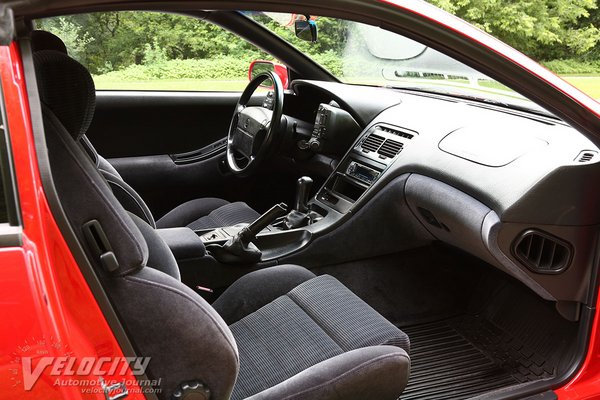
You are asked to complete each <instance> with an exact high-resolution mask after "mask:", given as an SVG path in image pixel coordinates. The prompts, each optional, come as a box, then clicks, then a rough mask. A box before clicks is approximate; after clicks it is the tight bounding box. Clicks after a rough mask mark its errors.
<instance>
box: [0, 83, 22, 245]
mask: <svg viewBox="0 0 600 400" xmlns="http://www.w3.org/2000/svg"><path fill="white" fill-rule="evenodd" d="M9 143H10V142H9V138H8V128H7V125H6V113H5V107H4V95H3V92H2V85H0V246H2V245H4V242H5V240H4V239H5V238H3V237H2V236H3V235H4V234H6V233H10V232H7V231H6V227H8V226H18V225H20V218H19V214H18V206H17V196H16V188H15V186H14V184H13V183H14V182H15V181H14V174H13V167H12V160H11V156H10V144H9Z"/></svg>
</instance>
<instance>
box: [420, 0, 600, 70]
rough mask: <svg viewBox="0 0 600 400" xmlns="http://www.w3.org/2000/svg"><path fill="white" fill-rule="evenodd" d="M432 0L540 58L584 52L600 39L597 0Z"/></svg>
mask: <svg viewBox="0 0 600 400" xmlns="http://www.w3.org/2000/svg"><path fill="white" fill-rule="evenodd" d="M429 1H430V2H431V3H433V4H434V5H437V6H439V7H440V8H443V9H445V10H446V11H449V12H451V13H453V14H455V15H457V16H459V17H460V18H463V19H465V20H466V21H469V22H471V23H473V24H474V25H476V26H478V27H480V28H481V29H483V30H484V31H486V32H488V33H490V34H492V35H494V36H496V37H498V38H499V39H501V40H503V41H505V42H507V43H508V44H510V45H512V46H513V47H515V48H517V49H519V50H521V51H523V52H524V53H526V54H528V55H530V56H533V57H535V58H538V59H545V60H547V59H552V58H562V57H573V56H580V55H584V54H586V53H587V52H589V51H590V50H592V49H593V48H594V47H595V46H596V44H597V43H598V42H599V41H600V29H598V26H599V25H598V24H597V22H598V21H597V20H596V24H594V23H593V21H590V20H589V18H590V17H591V14H590V12H595V11H597V5H596V1H595V0H528V1H514V0H458V1H456V2H452V1H450V0H429ZM596 15H597V14H596Z"/></svg>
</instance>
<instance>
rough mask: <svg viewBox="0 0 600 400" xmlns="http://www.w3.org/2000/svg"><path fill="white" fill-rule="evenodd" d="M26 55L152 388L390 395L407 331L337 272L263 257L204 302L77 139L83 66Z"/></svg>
mask: <svg viewBox="0 0 600 400" xmlns="http://www.w3.org/2000/svg"><path fill="white" fill-rule="evenodd" d="M34 63H35V70H36V77H37V84H38V92H39V96H40V100H41V106H42V111H43V122H44V131H45V139H46V143H47V147H48V156H49V165H50V168H51V172H52V177H53V181H54V186H55V188H56V193H57V195H58V196H59V199H60V202H61V205H62V208H63V210H64V213H65V214H66V217H67V220H68V224H69V225H70V227H71V229H72V232H73V234H74V235H75V237H76V239H77V242H79V243H80V244H81V246H83V248H84V250H85V255H86V258H87V260H88V261H89V262H90V263H91V265H92V267H93V268H94V270H95V273H96V275H97V277H98V279H99V280H100V282H101V284H102V286H103V289H104V291H105V293H106V294H107V295H108V297H109V299H110V301H111V303H112V305H113V307H114V309H115V310H116V312H117V315H118V316H119V319H120V321H121V323H122V325H123V326H124V328H125V330H126V332H127V335H128V337H129V339H130V340H131V341H132V344H133V346H134V348H135V349H136V351H137V353H138V354H139V355H143V356H147V357H151V362H150V364H149V365H148V370H147V374H148V377H149V378H150V379H154V380H160V387H158V388H156V389H160V392H158V393H157V396H158V397H159V398H160V399H171V398H173V397H172V396H173V394H178V393H179V390H180V389H181V385H182V384H184V383H189V382H192V383H199V384H202V385H203V387H204V388H205V389H206V390H207V391H209V392H210V395H209V396H204V397H200V396H198V397H194V398H207V397H210V399H211V400H225V399H229V398H233V399H242V398H250V399H273V400H275V399H324V400H330V399H331V400H334V399H337V400H341V399H380V400H386V399H390V400H392V399H396V398H398V396H399V395H400V394H401V392H402V390H403V389H404V387H405V386H406V383H407V380H408V375H409V367H410V361H409V357H408V353H407V352H408V347H409V342H408V338H407V337H406V335H405V334H404V333H403V332H402V331H400V330H399V329H398V328H396V327H395V326H394V325H392V324H391V323H389V322H388V321H387V320H385V318H383V317H382V316H381V315H379V314H378V313H377V312H376V311H375V310H373V309H372V308H370V307H369V306H368V305H367V304H365V303H364V302H363V301H362V300H360V299H359V298H358V297H357V296H356V295H354V294H353V293H352V292H351V291H350V290H348V289H347V288H345V287H344V286H343V285H342V284H341V283H339V282H338V281H337V280H336V279H335V278H333V277H331V276H327V275H325V276H318V277H316V276H315V275H314V274H312V273H311V272H309V271H308V270H306V269H304V268H302V267H298V266H291V265H288V266H277V267H272V268H267V269H263V270H259V271H256V272H253V273H250V274H247V275H245V276H244V277H242V278H241V279H239V280H238V281H236V282H235V283H234V284H233V285H232V286H231V287H230V288H228V289H227V290H226V291H225V293H223V294H222V295H221V297H219V298H218V299H217V301H216V302H215V303H214V304H213V305H212V306H211V305H209V304H208V303H207V302H206V301H205V300H204V299H203V298H202V297H200V296H199V295H197V294H196V293H195V292H194V291H193V290H192V289H190V288H188V287H187V286H185V285H184V284H183V283H181V282H180V280H179V274H178V270H177V265H176V262H175V259H174V257H173V255H172V254H171V253H170V250H169V248H168V247H167V246H166V245H165V244H164V242H161V238H160V237H159V236H158V235H157V234H156V232H155V230H154V229H153V228H152V227H151V226H150V225H148V224H147V223H146V222H145V221H143V220H142V219H140V218H139V217H137V216H136V215H134V214H130V213H127V212H126V211H125V209H124V208H123V206H122V205H121V204H120V203H119V202H118V201H117V199H116V197H115V196H114V194H113V193H112V191H111V190H110V189H109V187H108V185H107V184H106V181H105V180H104V179H103V177H102V176H101V175H100V172H99V170H98V168H97V167H96V165H94V164H93V163H92V162H91V160H90V158H89V157H88V156H87V155H86V154H85V152H84V151H83V149H82V147H81V146H80V145H79V144H78V140H79V139H80V138H81V136H82V135H83V134H85V131H86V129H87V127H88V126H89V124H90V121H91V118H92V109H93V104H94V101H93V97H94V95H95V90H94V84H93V81H92V79H91V77H90V76H89V74H88V72H87V71H86V70H85V68H84V67H83V66H81V65H80V64H79V63H77V62H76V61H74V60H72V59H70V58H69V57H68V56H67V55H65V54H63V53H60V52H56V51H39V52H37V53H35V54H34ZM32 101H35V99H32ZM92 231H93V232H92ZM86 232H87V233H88V234H86ZM90 232H92V233H94V234H89V233H90ZM103 237H104V238H106V240H102V243H101V245H99V244H98V243H97V240H98V238H103ZM157 253H158V255H157ZM190 386H194V385H189V384H188V387H190ZM206 393H208V392H206Z"/></svg>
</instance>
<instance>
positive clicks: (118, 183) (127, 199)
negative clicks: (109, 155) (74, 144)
mask: <svg viewBox="0 0 600 400" xmlns="http://www.w3.org/2000/svg"><path fill="white" fill-rule="evenodd" d="M79 144H80V145H81V146H82V147H83V149H84V150H85V152H86V154H87V155H88V156H89V157H90V159H91V160H92V163H94V164H95V165H96V168H98V171H100V174H101V175H102V176H103V177H104V179H105V180H106V183H108V186H109V187H110V189H111V190H112V192H113V194H114V195H115V197H116V198H117V200H119V203H121V205H122V206H123V208H124V209H125V210H127V211H129V212H130V213H132V214H134V215H137V216H138V217H139V218H141V219H142V220H144V221H145V222H146V223H147V224H148V225H150V226H151V227H152V228H156V221H155V220H154V216H153V215H152V212H151V211H150V208H149V207H148V205H147V204H146V202H145V201H144V199H143V198H142V196H140V195H139V193H138V192H136V191H135V189H134V188H132V187H131V186H129V184H128V183H127V182H125V180H124V179H123V177H122V176H121V174H119V172H118V171H117V170H116V169H115V167H113V166H112V165H111V164H110V163H109V162H108V161H107V160H106V159H105V158H104V157H102V156H101V155H100V154H98V152H97V151H96V149H95V148H94V145H92V142H90V140H89V139H88V138H87V136H86V135H82V136H81V138H80V139H79Z"/></svg>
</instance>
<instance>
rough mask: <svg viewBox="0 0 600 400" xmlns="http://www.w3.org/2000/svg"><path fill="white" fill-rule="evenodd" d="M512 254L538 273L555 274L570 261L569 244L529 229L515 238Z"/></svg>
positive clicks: (570, 251)
mask: <svg viewBox="0 0 600 400" xmlns="http://www.w3.org/2000/svg"><path fill="white" fill-rule="evenodd" d="M513 252H514V255H515V256H516V257H517V259H518V260H519V261H521V263H523V265H525V266H526V267H527V268H529V269H530V270H532V271H534V272H537V273H540V274H557V273H559V272H562V271H564V270H565V269H566V268H567V267H568V266H569V263H570V262H571V255H572V250H571V246H570V245H569V244H568V243H567V242H565V241H563V240H561V239H559V238H557V237H554V236H552V235H550V234H548V233H545V232H541V231H537V230H529V231H526V232H524V233H523V234H521V236H519V237H518V238H517V240H516V241H515V243H514V247H513Z"/></svg>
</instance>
